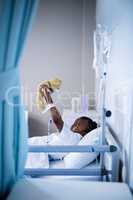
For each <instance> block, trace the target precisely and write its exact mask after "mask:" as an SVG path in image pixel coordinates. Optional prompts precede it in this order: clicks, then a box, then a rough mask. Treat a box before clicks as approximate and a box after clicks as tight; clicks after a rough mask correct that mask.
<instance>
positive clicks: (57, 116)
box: [43, 85, 64, 132]
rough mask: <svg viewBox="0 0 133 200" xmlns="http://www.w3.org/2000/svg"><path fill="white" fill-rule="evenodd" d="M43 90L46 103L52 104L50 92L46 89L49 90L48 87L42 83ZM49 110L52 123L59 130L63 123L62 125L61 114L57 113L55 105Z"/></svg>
mask: <svg viewBox="0 0 133 200" xmlns="http://www.w3.org/2000/svg"><path fill="white" fill-rule="evenodd" d="M43 90H44V98H45V100H46V102H47V104H52V103H53V100H52V97H51V95H50V92H49V91H48V90H49V89H48V87H47V86H45V85H44V86H43ZM50 112H51V116H52V120H53V122H54V124H55V125H56V127H57V129H58V130H59V132H61V130H62V128H63V125H64V122H63V120H62V117H61V114H60V113H59V111H58V110H57V108H56V107H52V108H50Z"/></svg>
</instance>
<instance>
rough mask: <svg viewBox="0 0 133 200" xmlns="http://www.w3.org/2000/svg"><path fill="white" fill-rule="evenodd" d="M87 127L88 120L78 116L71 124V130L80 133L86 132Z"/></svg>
mask: <svg viewBox="0 0 133 200" xmlns="http://www.w3.org/2000/svg"><path fill="white" fill-rule="evenodd" d="M87 128H88V121H87V120H84V119H81V118H78V119H76V120H75V122H74V123H73V125H72V126H71V131H73V132H75V133H80V134H81V135H82V134H84V133H86V130H87Z"/></svg>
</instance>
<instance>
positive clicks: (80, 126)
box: [29, 85, 97, 160]
mask: <svg viewBox="0 0 133 200" xmlns="http://www.w3.org/2000/svg"><path fill="white" fill-rule="evenodd" d="M41 87H43V89H44V90H45V92H44V94H45V95H44V98H45V101H46V102H47V104H53V100H52V98H51V95H50V93H49V90H48V88H47V85H43V86H41ZM41 90H42V88H41ZM50 112H51V117H52V120H53V122H54V124H55V125H56V127H57V129H58V132H57V133H54V134H51V135H50V136H44V137H41V138H40V137H38V138H31V139H30V140H29V144H35V143H36V144H38V145H47V144H48V145H76V144H78V143H79V141H80V140H81V139H82V138H83V137H84V136H85V135H86V134H87V133H89V132H91V131H92V130H94V129H96V128H97V123H96V122H94V121H93V120H92V119H90V118H88V117H85V116H83V117H80V118H78V119H76V120H75V122H74V123H73V124H72V125H71V126H70V127H69V126H68V125H67V124H66V123H65V122H64V121H63V119H62V117H61V115H60V113H59V111H58V110H57V108H56V106H53V107H51V108H50ZM65 155H66V153H50V154H49V158H50V159H54V160H56V159H63V158H64V157H65ZM36 156H37V155H36Z"/></svg>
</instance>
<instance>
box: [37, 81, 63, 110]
mask: <svg viewBox="0 0 133 200" xmlns="http://www.w3.org/2000/svg"><path fill="white" fill-rule="evenodd" d="M61 84H62V81H61V80H60V79H58V78H55V79H50V80H45V81H42V82H41V83H40V84H39V86H38V87H37V96H36V105H37V108H38V110H39V111H40V112H42V111H43V110H45V108H46V107H47V102H46V100H45V98H44V96H45V94H44V93H45V90H44V89H43V86H47V87H48V89H49V92H50V93H53V92H54V91H55V90H56V89H60V86H61Z"/></svg>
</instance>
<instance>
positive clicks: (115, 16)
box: [96, 0, 133, 178]
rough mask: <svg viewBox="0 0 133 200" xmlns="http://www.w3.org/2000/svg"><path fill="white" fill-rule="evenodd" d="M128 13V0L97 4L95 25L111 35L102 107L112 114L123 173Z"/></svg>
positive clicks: (128, 141) (128, 143)
mask: <svg viewBox="0 0 133 200" xmlns="http://www.w3.org/2000/svg"><path fill="white" fill-rule="evenodd" d="M132 10H133V1H132V0H111V1H108V0H98V1H97V8H96V12H97V16H96V21H97V24H101V25H102V26H104V27H106V28H107V30H108V33H109V35H110V36H111V55H110V58H109V62H108V66H107V94H106V107H107V108H108V109H110V110H111V111H112V116H111V118H110V119H109V120H108V123H109V126H110V127H111V129H112V130H113V133H114V134H115V137H116V139H118V141H119V142H120V145H121V148H122V149H121V150H122V159H123V164H124V165H125V166H127V165H128V167H126V174H127V173H130V171H131V170H130V169H131V168H130V167H131V164H132V163H131V152H132V144H133V143H132V142H133V141H132V135H133V129H132V128H133V37H132V35H133V12H132ZM129 159H130V160H129ZM129 165H130V166H129ZM129 168H130V169H129ZM124 173H125V172H124ZM124 176H125V175H124ZM130 177H131V174H130ZM128 178H129V177H128Z"/></svg>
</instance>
